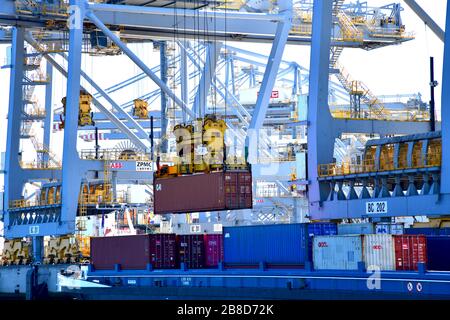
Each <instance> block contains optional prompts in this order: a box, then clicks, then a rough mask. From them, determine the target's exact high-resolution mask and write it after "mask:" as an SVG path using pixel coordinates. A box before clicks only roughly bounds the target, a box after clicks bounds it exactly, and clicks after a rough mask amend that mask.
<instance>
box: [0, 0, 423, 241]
mask: <svg viewBox="0 0 450 320" xmlns="http://www.w3.org/2000/svg"><path fill="white" fill-rule="evenodd" d="M2 4H3V3H2ZM69 4H70V5H71V6H72V7H70V8H71V9H72V12H71V13H70V21H71V23H70V24H69V25H70V26H71V28H70V29H69V47H68V50H69V51H68V55H67V56H66V55H65V54H64V53H62V54H61V55H62V56H63V58H64V60H66V61H67V62H68V66H69V68H68V70H65V69H64V68H63V66H62V65H61V63H58V61H57V60H56V56H57V55H58V54H51V53H47V52H45V49H43V48H42V45H41V44H40V43H39V42H38V41H37V40H35V38H34V35H33V34H32V33H31V32H28V31H25V30H24V28H25V27H30V28H36V27H38V26H39V25H42V24H43V23H44V22H45V21H46V20H52V21H55V20H56V21H58V18H55V15H52V12H51V11H50V12H42V13H44V14H43V15H41V16H39V18H38V19H36V18H35V16H34V15H35V14H37V13H39V11H38V12H37V13H36V12H33V11H30V12H24V11H23V10H22V11H18V12H16V13H18V14H19V15H20V17H21V21H22V23H23V26H24V28H22V29H21V28H17V30H16V29H14V32H13V40H14V45H13V47H14V48H16V47H17V46H23V44H22V43H23V42H24V41H22V40H21V37H18V34H21V33H24V39H25V40H26V41H27V42H28V43H29V44H30V45H31V46H32V47H33V48H34V49H35V50H36V52H37V53H38V54H39V53H41V54H42V55H43V56H44V57H45V58H46V59H47V60H48V62H49V65H52V66H53V68H55V69H57V70H58V71H59V72H60V73H62V74H63V75H64V76H66V77H67V79H68V81H67V109H66V115H65V117H66V119H65V128H64V152H63V165H62V170H61V171H59V170H53V171H54V172H51V174H52V175H56V176H55V177H56V178H58V179H61V181H62V190H63V191H62V201H61V204H55V205H52V207H51V210H52V211H51V212H54V215H53V216H52V217H53V218H52V219H54V220H52V219H50V220H49V221H50V222H49V224H47V223H44V224H42V222H41V220H40V219H34V218H33V219H18V220H17V221H18V222H19V224H17V225H14V226H13V225H11V223H10V222H9V220H8V219H9V218H10V217H9V215H8V214H7V215H6V218H5V221H7V225H8V229H7V232H6V236H7V237H12V238H14V237H21V236H27V235H30V233H31V231H32V232H33V233H37V234H38V235H42V234H53V235H56V234H65V233H69V232H72V231H73V230H74V218H75V212H76V211H77V206H78V203H77V201H78V200H77V199H78V197H77V195H78V193H79V189H78V186H79V185H80V184H81V180H82V179H83V177H86V176H89V175H92V174H94V172H95V171H97V172H99V171H101V167H102V163H101V161H86V160H80V159H79V157H78V153H77V150H76V139H77V130H78V128H77V121H76V120H75V119H77V114H78V108H77V106H78V95H77V94H75V92H78V91H79V89H80V88H81V89H86V88H83V87H82V86H80V80H81V79H84V80H85V81H86V82H87V83H89V84H90V86H92V87H93V88H94V89H95V90H96V93H93V94H94V98H93V103H94V105H95V106H96V108H97V109H98V110H99V111H100V112H102V113H103V115H102V116H103V117H106V119H108V121H110V122H109V123H103V124H100V125H99V128H100V129H112V128H113V127H114V126H115V127H117V128H118V129H119V130H120V132H121V133H114V134H113V133H111V134H110V136H111V137H114V135H115V137H117V138H123V137H126V138H127V139H130V140H131V141H132V143H133V144H134V145H135V146H136V147H137V148H139V149H140V150H143V151H144V152H147V151H148V150H149V138H148V123H145V124H143V123H142V121H139V120H136V119H134V118H133V117H131V116H130V115H129V113H128V112H127V111H125V109H124V106H119V105H118V104H117V103H115V101H114V100H113V99H112V98H111V96H110V95H109V94H110V93H111V92H113V91H114V90H117V89H119V88H121V87H122V85H118V86H116V87H114V88H113V87H112V88H109V89H106V90H103V89H102V88H101V87H100V86H98V85H97V84H96V83H95V82H94V80H93V79H92V78H90V77H89V76H88V75H87V73H86V72H84V71H83V70H82V69H81V65H80V63H81V62H80V61H81V60H80V59H81V52H82V50H83V49H82V46H83V44H82V41H83V32H84V31H85V30H83V28H84V22H83V21H85V20H86V21H87V20H89V21H91V22H92V23H94V24H95V25H96V26H97V28H98V29H99V30H101V31H102V32H103V34H104V35H106V36H107V37H108V38H109V39H110V40H111V41H112V42H113V43H114V44H115V45H116V46H117V47H118V48H120V50H122V52H124V53H125V54H126V55H127V56H128V57H130V59H131V60H132V61H133V62H134V63H135V64H136V65H137V66H138V67H139V68H140V69H141V70H142V71H143V74H144V75H146V76H148V77H149V78H150V79H151V80H152V81H154V82H155V83H156V84H157V85H158V86H159V87H160V88H161V92H163V93H164V94H163V97H164V98H163V99H161V103H162V108H161V113H162V116H160V119H161V120H162V122H161V123H156V125H157V127H159V126H160V125H161V126H162V127H163V130H162V131H161V133H159V134H157V137H158V136H159V138H164V137H165V136H166V134H165V131H166V130H165V128H166V126H167V123H166V119H165V117H164V109H167V105H166V106H164V105H165V104H167V102H165V101H164V100H165V97H167V98H170V99H171V100H173V101H174V103H175V104H176V105H177V106H178V107H179V108H180V109H181V110H182V112H183V113H186V114H187V115H188V116H189V117H190V118H193V117H195V116H198V115H200V114H202V113H204V111H203V109H205V108H206V103H205V99H206V96H207V94H206V92H208V91H209V89H210V87H211V86H212V87H214V89H215V90H217V91H219V93H220V94H221V96H222V98H223V100H224V101H225V103H229V104H236V105H237V106H238V107H240V109H239V110H240V112H237V113H236V114H237V115H238V117H239V118H240V120H241V121H242V122H243V124H244V125H245V126H246V129H249V130H248V132H251V130H252V129H259V128H261V127H262V125H263V122H264V120H265V118H266V114H267V111H268V105H269V98H270V95H271V92H272V90H271V88H272V87H273V86H274V83H275V80H276V78H277V74H278V76H282V75H284V73H285V72H288V70H289V68H290V67H292V66H289V67H288V68H286V69H284V70H280V72H278V70H279V67H280V63H282V60H281V56H282V53H283V50H284V46H285V45H286V43H298V44H304V43H309V41H311V38H310V36H309V35H308V32H309V33H310V31H307V32H306V33H304V34H303V33H302V32H300V31H298V30H297V29H296V28H297V26H298V21H297V20H296V19H298V18H297V17H295V19H294V16H293V11H292V4H291V3H290V2H289V1H285V2H280V3H279V5H278V9H277V10H276V12H273V13H270V14H261V13H246V12H227V13H226V14H225V13H224V12H222V11H220V10H219V11H214V12H213V11H208V10H206V11H204V12H202V14H203V15H205V17H211V18H214V21H215V24H214V26H212V25H209V24H208V25H203V22H201V23H200V25H198V26H197V27H198V30H203V31H205V30H206V29H208V30H209V35H210V36H209V37H206V38H205V39H206V40H208V39H209V40H211V39H212V38H213V39H214V40H215V41H217V42H216V43H214V42H210V43H209V45H207V46H206V49H205V50H206V54H207V59H206V61H205V62H204V63H203V65H204V68H203V71H202V72H203V75H202V79H204V81H200V85H199V87H198V89H197V94H196V97H195V99H194V104H193V105H194V106H195V108H198V109H197V110H196V109H191V108H190V106H189V103H188V101H187V100H188V92H189V91H188V90H187V81H186V78H187V71H186V70H187V68H185V70H184V71H183V70H181V71H182V72H180V73H181V74H182V75H181V82H182V84H183V85H182V88H183V93H182V98H181V99H180V98H179V97H178V96H177V95H176V93H174V92H173V91H172V90H171V89H170V88H169V87H168V85H167V84H166V79H164V69H165V68H160V71H161V72H162V77H161V78H159V77H158V76H157V75H156V73H155V72H156V71H157V69H155V68H153V69H150V68H149V67H148V66H146V65H145V63H143V62H142V61H141V60H140V59H139V58H138V57H137V55H136V54H135V53H134V52H132V51H131V50H130V49H129V48H128V47H127V46H126V45H125V44H124V42H123V41H122V40H121V39H120V38H119V37H118V36H117V35H116V33H114V32H112V31H110V30H109V29H108V28H107V27H106V26H105V24H112V23H111V22H112V20H111V19H112V17H113V16H114V23H113V24H114V25H119V26H122V27H123V28H122V29H123V30H121V38H126V37H127V36H131V35H133V31H131V30H127V27H133V28H141V29H142V30H143V31H145V35H146V36H154V35H155V34H158V37H160V38H162V39H167V37H168V36H170V35H171V32H172V30H170V29H167V23H168V22H169V21H170V19H171V18H172V17H174V16H176V17H178V18H180V19H181V16H182V17H183V19H185V21H182V22H180V26H179V28H177V33H178V34H179V35H182V36H184V37H186V38H187V39H189V38H190V37H192V36H193V35H192V32H193V30H192V26H193V21H194V19H195V15H196V13H195V10H191V9H189V10H181V9H176V10H172V9H165V8H157V7H140V6H134V5H117V4H97V3H88V2H86V1H81V0H80V1H75V2H70V3H69ZM338 5H339V6H340V5H341V3H337V4H336V6H338ZM393 7H394V9H395V10H393V11H392V12H393V13H392V14H393V15H397V16H398V15H399V12H400V10H399V9H398V7H395V6H393ZM62 8H63V9H64V7H62ZM74 8H75V9H74ZM77 8H79V9H77ZM15 9H16V7H14V5H13V3H11V2H9V1H4V6H2V12H1V17H0V20H1V21H2V22H3V23H5V24H9V21H11V19H12V16H13V15H12V13H14V11H15ZM310 9H312V8H310ZM310 9H308V10H310ZM337 9H338V8H337V7H335V10H337ZM32 10H39V8H37V9H36V8H33V9H32ZM59 10H60V9H59ZM365 10H366V12H368V10H367V9H365ZM359 11H361V12H363V14H366V13H365V12H364V10H363V9H359ZM318 12H320V11H318ZM181 13H182V15H181ZM225 20H226V21H227V24H226V25H225ZM294 20H295V23H294ZM396 20H397V24H398V21H400V19H396ZM205 21H210V20H205ZM230 21H232V22H231V23H230ZM249 21H251V23H247V22H249ZM324 21H328V23H329V26H328V27H329V29H330V32H331V29H333V32H334V33H335V34H341V36H340V37H334V39H333V41H331V40H330V45H338V46H339V47H358V48H364V49H371V48H376V47H380V46H384V45H388V44H390V43H395V41H398V42H402V41H407V40H409V39H410V38H408V37H405V38H402V37H400V38H399V36H398V35H394V34H393V33H388V34H385V35H384V38H383V39H382V40H380V39H379V38H377V36H376V34H375V33H373V32H372V33H370V32H368V33H367V34H364V37H362V38H358V41H355V39H353V40H352V41H350V40H349V39H348V36H345V25H344V24H342V23H337V22H336V21H334V20H332V19H331V18H330V19H328V20H326V19H325V20H324ZM244 22H245V23H244ZM300 25H301V24H300ZM249 26H250V27H249ZM397 27H398V26H397ZM161 30H164V32H163V33H164V34H161ZM198 30H194V31H198ZM199 33H200V34H204V35H205V34H206V33H207V32H206V31H205V32H199ZM237 33H238V34H240V36H241V37H242V38H243V39H245V40H246V41H261V42H264V41H272V40H271V39H273V45H272V51H271V53H270V57H268V64H267V66H266V68H265V72H264V75H263V79H262V84H261V88H260V91H261V94H259V95H258V98H257V101H256V105H255V107H254V109H253V110H252V113H251V114H250V113H249V112H248V111H246V110H245V109H244V108H243V107H242V106H241V105H240V104H239V102H238V101H237V99H236V97H235V94H234V92H233V91H234V90H235V86H234V84H233V85H232V88H231V91H232V92H230V89H229V82H228V81H229V79H228V80H227V81H226V84H223V83H221V81H220V80H218V79H217V78H216V80H215V81H212V78H213V74H214V72H213V70H214V69H216V66H217V58H218V56H219V53H220V42H219V41H220V40H223V39H225V38H227V37H230V38H233V37H236V34H237ZM146 36H144V35H142V39H146ZM316 36H318V34H317V32H315V33H314V35H313V38H312V39H313V40H314V37H316ZM351 36H352V35H350V37H351ZM328 38H330V37H328ZM395 39H397V40H395ZM179 45H180V47H181V48H182V49H183V51H184V52H185V53H187V54H186V55H182V56H183V57H184V58H183V59H186V57H187V58H188V59H189V60H191V61H192V63H194V64H196V63H198V62H197V61H201V58H200V57H199V56H198V52H196V49H195V48H192V47H191V46H190V45H189V43H187V42H186V41H185V42H184V43H180V44H179ZM162 47H164V45H162ZM197 49H198V48H197ZM313 49H314V53H315V52H316V51H317V49H315V47H314V46H313ZM236 50H238V49H236ZM322 50H324V51H323V52H325V51H326V50H325V49H320V50H319V51H320V52H322ZM189 51H190V53H189ZM241 52H242V50H241ZM323 52H322V54H321V55H320V57H321V60H320V61H319V62H322V59H325V58H328V59H329V57H325V56H326V55H328V53H326V54H325V53H323ZM327 52H328V51H327ZM16 55H18V56H13V58H14V60H13V61H15V62H16V63H13V68H12V80H14V79H15V78H14V77H18V75H20V74H22V73H23V71H22V70H20V66H19V65H18V64H17V61H20V59H21V57H20V53H16ZM256 56H258V55H256ZM259 56H260V55H259ZM313 57H314V59H317V57H319V55H314V56H313ZM161 58H162V59H161V61H162V62H163V64H164V60H165V59H164V57H163V55H161ZM199 58H200V59H199ZM240 60H242V61H245V58H241V59H240ZM314 63H315V62H314ZM314 63H313V64H314ZM184 64H185V65H186V61H185V62H184ZM313 64H312V65H313ZM314 65H315V64H314ZM163 67H164V65H163ZM211 68H212V70H210V69H211ZM298 68H299V66H294V72H295V77H298V74H297V69H298ZM322 68H326V67H325V64H323V66H322ZM48 69H49V72H50V70H51V69H52V68H51V67H50V66H49V67H48ZM198 69H199V70H201V66H200V65H198ZM322 71H323V70H322ZM327 72H328V69H327ZM322 74H323V73H322ZM233 76H234V73H233V72H231V77H233ZM249 76H250V82H252V81H253V82H255V80H254V74H253V73H252V74H250V75H249ZM229 77H230V74H228V78H229ZM311 77H312V75H311ZM137 79H140V76H137V77H136V79H134V80H137ZM311 79H313V78H311ZM134 80H132V79H130V81H129V82H124V84H123V85H127V84H132V83H133V82H134ZM313 80H314V79H313ZM11 83H14V82H13V81H12V82H11ZM310 83H311V85H310V91H311V92H310V107H309V110H310V111H309V112H312V111H311V110H313V109H314V108H312V104H311V103H314V102H313V101H314V100H313V99H314V95H315V94H316V93H315V92H314V90H315V89H316V88H317V85H316V84H314V85H312V83H313V82H310ZM218 85H219V86H221V87H222V88H225V89H224V90H218V89H219V88H218ZM296 85H297V81H294V89H293V90H296ZM323 85H325V84H323ZM326 85H327V86H328V82H327V83H326ZM11 87H12V89H11V90H12V92H11V97H13V96H14V97H15V99H11V101H19V100H17V98H18V97H19V95H20V93H19V92H13V91H14V90H17V89H14V88H13V86H11ZM50 89H51V87H50V86H48V87H47V90H50ZM100 97H102V98H104V99H105V100H106V101H107V102H108V103H109V104H110V105H111V106H112V107H113V108H114V109H115V111H116V113H112V112H111V111H110V110H108V108H106V106H105V105H103V104H102V103H101V102H100V101H99V98H100ZM327 97H328V95H326V96H325V98H324V99H325V100H327ZM202 101H203V102H202ZM49 108H50V103H49V104H47V105H46V109H49ZM13 109H14V108H13V106H12V105H11V106H10V112H12V111H13ZM16 111H17V110H16ZM47 111H48V110H47ZM51 113H52V112H47V116H46V124H45V128H46V129H45V130H46V134H45V136H46V137H45V139H44V142H45V143H48V142H49V132H50V126H49V123H51V121H50V122H49V120H50V119H51ZM10 119H11V121H12V119H14V117H11V118H10ZM270 121H274V120H269V123H270ZM308 121H309V123H310V125H311V126H313V125H314V124H313V122H315V121H311V117H310V119H309V120H308ZM322 121H323V119H322ZM335 121H337V120H335ZM72 122H73V123H72ZM341 122H342V123H343V126H342V127H345V128H346V129H351V130H353V131H351V132H358V130H355V128H356V127H363V129H362V130H360V131H363V132H364V131H365V130H367V129H366V128H368V127H375V128H377V126H381V127H383V128H387V127H388V126H389V122H388V121H385V122H376V121H372V120H371V121H365V122H364V121H363V122H353V123H352V122H351V121H349V120H345V121H343V120H341ZM125 123H127V124H125ZM305 123H306V122H299V123H297V124H294V125H293V126H292V127H293V128H295V127H296V126H298V125H304V124H305ZM274 124H277V122H274ZM417 125H418V126H420V127H424V125H423V124H419V123H418V124H417ZM16 126H17V125H16ZM130 127H131V128H130ZM399 127H400V128H399ZM10 128H11V129H10V130H9V140H8V141H10V142H8V151H7V154H10V155H14V154H17V152H15V149H14V147H13V144H14V142H16V141H18V138H17V137H13V136H12V135H13V134H12V132H16V131H17V130H18V129H17V128H16V127H14V126H13V125H11V126H10ZM231 128H232V129H233V127H231ZM86 129H89V127H86ZM145 129H147V131H146V130H145ZM233 130H236V129H235V128H234V129H233ZM308 130H309V131H311V129H310V128H309V129H308ZM402 130H403V131H402ZM294 131H295V130H294ZM392 131H395V132H396V133H398V132H404V133H408V132H414V131H416V128H412V127H411V126H410V124H408V123H400V124H396V125H395V128H394V129H392ZM312 136H313V135H312ZM249 139H250V136H249V135H247V139H246V144H247V146H248V145H249V141H250V140H249ZM310 141H312V139H310ZM310 144H311V142H310ZM309 147H310V150H311V151H309V155H310V157H309V158H310V159H311V158H312V154H313V153H314V149H315V148H314V146H313V145H311V146H309ZM165 148H166V147H165V146H164V147H163V149H165ZM332 148H333V146H332V144H331V143H330V150H331V149H332ZM322 154H326V153H322ZM13 162H14V161H11V160H10V161H8V162H7V172H8V174H7V179H9V178H10V177H11V174H12V173H13V172H14V170H12V168H14V163H13ZM256 171H257V170H256ZM313 171H314V170H311V168H310V169H309V172H310V173H311V174H313V173H312V172H313ZM40 174H42V175H43V176H44V177H48V174H46V173H45V172H40ZM119 174H120V172H119ZM122 175H123V178H128V179H129V180H131V179H132V176H130V175H132V174H130V173H129V172H122ZM14 176H16V175H14ZM26 179H31V178H30V177H29V176H27V177H26V178H23V181H25V180H26ZM309 180H310V181H311V183H312V185H311V186H310V192H311V193H314V189H315V182H314V181H313V180H314V176H311V177H309ZM15 181H17V180H15ZM19 184H20V183H19ZM7 185H8V187H7V189H6V190H5V191H6V192H5V194H6V196H5V200H6V201H5V202H6V203H7V204H8V203H10V201H11V200H16V199H20V197H21V192H20V190H19V189H20V188H21V187H20V186H18V184H16V183H14V185H15V186H14V187H12V186H10V183H9V182H7ZM12 188H16V189H15V190H12ZM313 198H314V197H313ZM36 209H37V208H27V209H22V208H11V210H10V212H11V213H14V214H15V215H16V216H23V213H25V215H26V214H27V213H29V212H34V213H36V212H40V210H41V209H39V210H36ZM44 209H45V210H47V209H46V208H42V210H44ZM45 210H44V211H42V212H46V211H45ZM7 211H8V207H7ZM17 221H16V222H17ZM45 221H47V220H45ZM16 222H14V223H16Z"/></svg>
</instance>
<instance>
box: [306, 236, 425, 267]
mask: <svg viewBox="0 0 450 320" xmlns="http://www.w3.org/2000/svg"><path fill="white" fill-rule="evenodd" d="M426 260H427V259H426V239H425V237H424V236H411V235H390V234H366V235H345V236H322V237H315V238H314V246H313V261H314V268H315V269H317V270H358V262H360V261H362V262H364V263H365V266H366V268H367V269H375V268H379V269H380V270H383V271H393V270H408V271H412V270H417V268H418V263H419V262H422V263H425V262H426Z"/></svg>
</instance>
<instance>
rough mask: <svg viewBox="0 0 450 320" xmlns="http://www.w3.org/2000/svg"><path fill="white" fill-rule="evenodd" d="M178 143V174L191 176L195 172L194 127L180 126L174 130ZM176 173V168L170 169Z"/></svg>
mask: <svg viewBox="0 0 450 320" xmlns="http://www.w3.org/2000/svg"><path fill="white" fill-rule="evenodd" d="M173 133H174V135H175V141H176V144H177V145H176V152H177V160H178V162H177V166H176V173H179V174H190V173H193V172H194V141H193V135H194V126H192V125H182V124H178V125H176V126H175V127H174V128H173ZM168 171H171V172H172V173H175V168H172V169H168Z"/></svg>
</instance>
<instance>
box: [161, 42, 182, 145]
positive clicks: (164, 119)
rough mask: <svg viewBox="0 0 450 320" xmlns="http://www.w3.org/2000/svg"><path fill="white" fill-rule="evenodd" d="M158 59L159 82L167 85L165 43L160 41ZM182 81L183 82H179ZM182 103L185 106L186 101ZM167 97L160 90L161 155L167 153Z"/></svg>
mask: <svg viewBox="0 0 450 320" xmlns="http://www.w3.org/2000/svg"><path fill="white" fill-rule="evenodd" d="M159 59H160V67H159V68H160V69H159V72H160V74H161V81H162V82H164V83H165V84H166V85H167V55H166V42H165V41H161V42H160V43H159ZM181 81H183V80H181ZM183 102H184V103H185V104H186V105H187V102H186V100H184V99H183ZM167 125H168V120H167V96H166V94H165V93H164V91H163V90H161V151H162V153H166V152H168V151H169V150H168V141H167Z"/></svg>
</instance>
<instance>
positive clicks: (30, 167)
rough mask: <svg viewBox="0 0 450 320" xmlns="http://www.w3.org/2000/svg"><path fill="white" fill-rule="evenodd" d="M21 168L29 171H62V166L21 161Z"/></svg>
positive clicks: (43, 162)
mask: <svg viewBox="0 0 450 320" xmlns="http://www.w3.org/2000/svg"><path fill="white" fill-rule="evenodd" d="M20 167H21V168H22V169H28V170H60V169H61V168H62V166H61V165H58V164H55V163H51V162H46V161H36V160H35V161H20Z"/></svg>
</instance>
